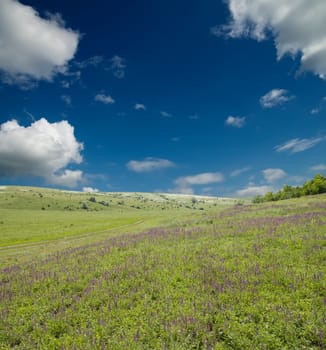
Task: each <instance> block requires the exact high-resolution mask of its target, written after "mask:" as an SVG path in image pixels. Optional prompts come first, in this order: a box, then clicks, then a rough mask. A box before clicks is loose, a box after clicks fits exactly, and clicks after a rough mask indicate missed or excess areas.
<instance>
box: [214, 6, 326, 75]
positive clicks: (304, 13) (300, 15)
mask: <svg viewBox="0 0 326 350" xmlns="http://www.w3.org/2000/svg"><path fill="white" fill-rule="evenodd" d="M228 5H229V9H230V12H231V16H232V19H231V21H230V23H229V24H227V25H225V26H223V27H222V28H220V30H217V29H215V30H214V29H212V30H211V31H212V33H213V34H215V35H218V34H219V33H221V32H224V33H225V34H226V35H227V36H228V37H230V38H240V37H247V38H252V39H255V40H257V41H262V40H265V39H267V38H268V37H269V34H270V33H272V35H273V37H274V42H275V46H276V50H277V58H278V59H281V58H282V57H283V56H284V55H286V54H290V55H291V56H293V57H295V56H296V55H300V56H299V57H300V62H301V67H300V70H301V71H312V72H313V73H314V74H316V75H318V76H319V77H321V78H323V79H324V78H325V77H326V21H325V18H326V6H325V1H324V0H313V1H305V0H291V1H284V0H250V1H249V0H228ZM307 28H309V30H307Z"/></svg>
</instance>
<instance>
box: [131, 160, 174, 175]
mask: <svg viewBox="0 0 326 350" xmlns="http://www.w3.org/2000/svg"><path fill="white" fill-rule="evenodd" d="M174 166H175V164H174V163H173V162H171V161H170V160H168V159H160V158H151V157H147V158H145V159H144V160H130V161H129V162H128V163H127V168H128V169H129V170H131V171H134V172H136V173H146V172H150V171H154V170H160V169H166V168H172V167H174Z"/></svg>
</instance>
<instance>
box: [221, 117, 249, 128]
mask: <svg viewBox="0 0 326 350" xmlns="http://www.w3.org/2000/svg"><path fill="white" fill-rule="evenodd" d="M225 124H226V125H229V126H233V127H235V128H243V127H244V126H245V124H246V117H232V116H231V115H230V116H228V117H227V119H226V120H225Z"/></svg>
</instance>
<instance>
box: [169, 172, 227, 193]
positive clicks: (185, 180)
mask: <svg viewBox="0 0 326 350" xmlns="http://www.w3.org/2000/svg"><path fill="white" fill-rule="evenodd" d="M222 181H224V176H223V174H221V173H218V172H216V173H201V174H196V175H188V176H181V177H179V178H177V179H176V180H175V181H174V183H175V185H176V188H175V189H173V192H177V193H183V194H192V193H193V192H194V191H193V189H192V187H193V186H200V185H209V184H213V183H219V182H222Z"/></svg>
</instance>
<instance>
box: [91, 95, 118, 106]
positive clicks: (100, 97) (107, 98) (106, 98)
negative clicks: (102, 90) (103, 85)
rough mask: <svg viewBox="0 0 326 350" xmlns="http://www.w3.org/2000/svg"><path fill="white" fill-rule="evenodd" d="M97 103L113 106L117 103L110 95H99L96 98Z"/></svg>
mask: <svg viewBox="0 0 326 350" xmlns="http://www.w3.org/2000/svg"><path fill="white" fill-rule="evenodd" d="M94 100H95V101H97V102H102V103H104V104H106V105H112V104H113V103H115V100H114V99H113V98H112V97H111V96H110V95H104V94H97V95H96V96H95V98H94Z"/></svg>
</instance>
